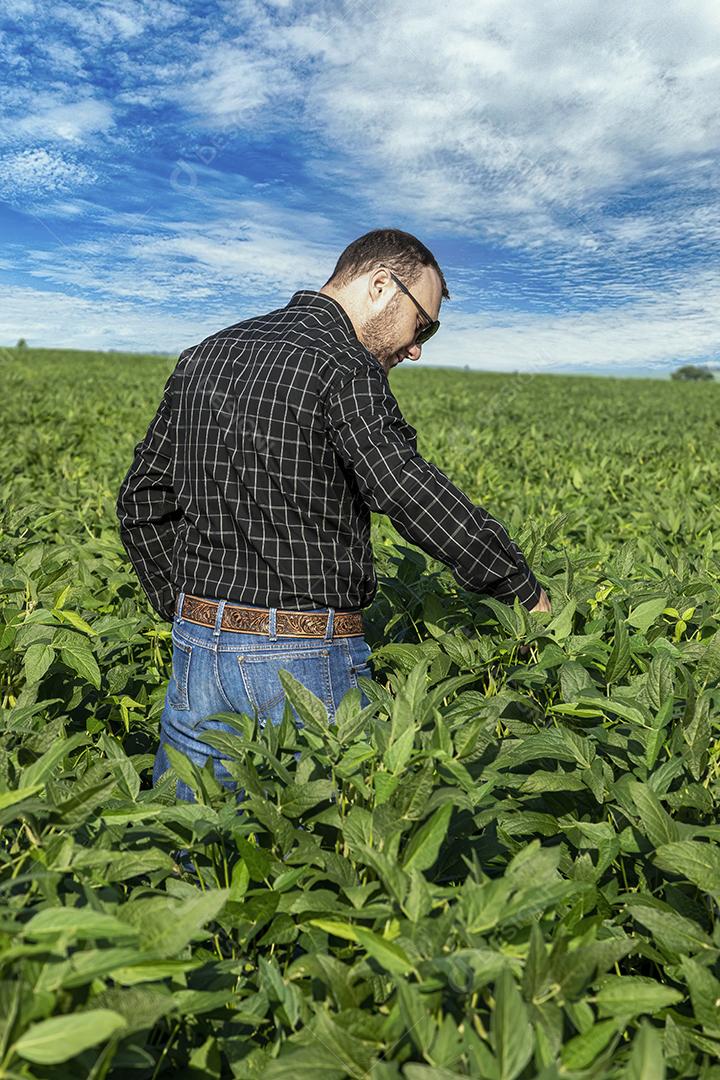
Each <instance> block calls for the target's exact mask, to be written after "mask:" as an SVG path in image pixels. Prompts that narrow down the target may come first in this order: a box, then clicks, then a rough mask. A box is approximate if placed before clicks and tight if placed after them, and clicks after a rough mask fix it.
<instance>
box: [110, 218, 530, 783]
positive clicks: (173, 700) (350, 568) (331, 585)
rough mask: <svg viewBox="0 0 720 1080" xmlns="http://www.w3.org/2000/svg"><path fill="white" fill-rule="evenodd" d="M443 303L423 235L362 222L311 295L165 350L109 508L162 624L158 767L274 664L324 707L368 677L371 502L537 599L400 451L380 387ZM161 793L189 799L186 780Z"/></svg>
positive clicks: (250, 702) (479, 585)
mask: <svg viewBox="0 0 720 1080" xmlns="http://www.w3.org/2000/svg"><path fill="white" fill-rule="evenodd" d="M443 298H447V299H449V292H448V289H447V285H446V282H445V278H444V276H443V274H442V271H441V270H440V267H439V266H438V264H437V261H436V259H435V257H434V256H433V255H432V253H431V252H430V251H429V250H428V249H427V248H426V247H425V245H424V244H422V243H421V242H420V241H419V240H417V239H416V238H415V237H414V236H411V235H410V234H409V233H406V232H401V231H400V230H397V229H378V230H375V231H373V232H370V233H367V234H365V235H364V236H361V237H360V238H359V239H357V240H355V241H354V242H353V243H352V244H350V245H349V247H348V248H346V249H345V251H344V252H343V253H342V255H341V256H340V258H339V260H338V262H337V265H336V267H335V270H334V271H333V274H332V276H331V277H330V279H329V280H328V281H327V282H326V283H325V284H324V285H323V286H322V288H321V289H320V290H319V291H314V290H301V291H299V292H296V293H295V295H294V296H293V297H292V299H291V300H290V302H289V303H288V304H287V306H285V307H282V308H278V309H276V310H274V311H271V312H269V313H268V314H266V315H262V316H259V317H256V318H251V319H246V320H244V321H243V322H239V323H236V324H235V325H233V326H230V327H227V328H226V329H224V330H220V331H218V332H217V333H215V334H212V335H210V336H209V337H207V338H205V340H204V341H201V342H200V344H198V345H196V346H194V347H192V348H190V349H187V350H186V351H185V352H183V353H182V354H181V356H180V358H179V361H178V364H177V366H176V368H175V370H174V371H173V373H172V374H171V375H170V377H169V379H168V381H167V383H166V385H165V392H164V395H163V399H162V402H161V403H160V407H159V409H158V412H157V414H156V416H155V418H154V419H153V421H152V423H151V424H150V427H149V429H148V432H147V435H146V436H145V439H144V440H143V441H142V442H141V443H139V444H138V446H137V447H136V450H135V459H134V461H133V464H132V466H131V468H130V470H129V472H128V474H127V476H126V478H125V480H124V482H123V485H122V488H121V490H120V494H119V497H118V504H117V509H118V515H119V519H120V534H121V537H122V540H123V543H124V545H125V548H126V550H127V553H128V555H129V557H130V560H131V561H132V563H133V566H134V567H135V570H136V572H137V574H138V577H139V579H140V582H141V584H142V586H143V588H144V590H145V592H146V594H147V596H148V599H149V600H150V603H151V604H152V605H153V607H154V608H155V610H156V611H157V612H158V614H159V615H160V616H161V617H162V618H164V619H167V620H172V621H173V671H172V677H171V679H170V683H169V686H168V692H167V698H166V702H165V709H164V712H163V716H162V720H161V745H160V749H159V751H158V756H157V760H156V764H155V774H154V779H155V781H157V779H158V777H159V776H160V775H161V774H162V773H163V772H164V771H165V769H166V768H167V767H168V764H169V759H168V755H167V752H166V747H167V746H173V747H175V748H176V749H180V750H182V751H183V752H184V753H185V754H186V755H187V756H188V757H190V758H191V760H193V761H196V762H198V763H202V762H204V761H205V760H206V758H207V757H208V755H209V753H211V751H210V749H209V747H208V746H207V744H205V743H203V742H202V741H201V740H200V736H201V735H202V733H203V731H205V730H207V728H208V727H209V726H212V727H213V728H214V729H218V728H220V729H221V730H222V729H223V725H222V724H221V723H219V722H212V723H207V722H206V718H207V717H208V716H210V715H212V714H214V713H218V712H222V711H225V712H227V711H234V712H244V713H247V714H250V715H252V714H253V712H256V713H257V716H258V718H259V721H260V723H261V724H265V723H267V722H268V720H269V721H271V722H272V723H278V722H279V721H280V720H281V718H282V715H283V708H284V695H283V689H282V685H281V683H280V681H279V676H278V673H279V671H280V670H282V669H285V670H287V671H290V672H291V673H292V674H293V675H295V677H296V678H298V679H299V681H300V682H301V683H303V685H305V686H306V687H308V688H309V689H310V690H312V691H313V693H315V694H316V695H317V696H318V697H320V698H321V699H322V700H323V701H324V703H325V705H326V707H327V709H328V713H329V715H330V717H331V719H332V718H333V717H334V712H335V709H336V707H337V704H338V702H339V701H340V699H341V698H342V696H343V695H344V694H345V692H346V691H347V690H349V689H350V688H351V687H354V686H356V685H357V677H358V675H369V674H370V669H369V667H368V664H367V661H368V656H369V654H370V649H369V647H368V645H367V644H366V642H365V639H364V636H363V626H362V614H361V612H362V609H363V608H364V607H366V606H367V605H368V604H369V603H370V602H371V601H372V599H373V597H374V595H375V591H376V588H377V580H376V577H375V571H374V568H373V559H372V550H371V546H370V513H371V511H375V512H377V513H384V514H387V515H388V517H389V518H390V520H391V521H392V522H393V524H394V525H395V527H396V528H397V530H398V532H399V533H400V534H401V535H402V536H403V537H404V538H405V539H407V540H408V541H410V542H411V543H413V544H417V545H418V546H419V547H421V548H422V549H423V550H424V551H426V552H427V553H428V554H430V555H431V556H433V557H435V558H437V559H440V560H441V561H443V562H445V563H446V564H448V565H449V566H450V567H451V568H452V570H453V572H454V574H455V577H456V578H457V580H458V581H459V582H460V584H462V585H463V586H465V587H466V588H468V589H470V590H473V591H476V592H480V593H487V594H490V595H492V596H494V597H496V598H499V599H500V600H503V601H505V602H507V603H512V602H513V600H514V598H515V597H516V596H517V597H519V599H520V601H521V603H522V604H524V605H525V606H526V607H527V608H529V609H530V610H533V611H537V610H541V611H549V610H550V603H549V600H548V597H547V595H546V594H545V592H544V590H543V589H542V588H541V587H540V585H539V584H538V582H537V580H536V579H535V577H534V575H533V573H532V571H531V570H530V568H529V567H528V565H527V563H526V561H525V559H524V558H523V555H522V553H521V552H520V550H519V549H518V547H517V546H516V545H515V544H514V543H513V542H512V541H511V540H510V538H509V536H508V535H507V533H506V532H505V530H504V529H503V528H502V526H501V525H500V524H499V522H497V521H496V520H495V519H494V518H492V517H491V516H490V515H489V514H488V513H487V512H486V511H485V510H484V509H482V508H481V507H478V506H474V505H473V504H472V503H471V502H470V500H469V499H468V498H467V497H466V496H465V495H464V494H463V493H462V492H461V491H459V490H458V489H457V488H456V487H455V486H454V485H453V484H451V483H450V481H449V480H448V478H447V477H446V476H445V474H444V473H442V472H441V471H440V470H439V469H438V468H436V467H435V466H434V465H432V464H430V463H429V462H427V461H425V460H424V459H423V458H422V457H420V455H419V454H418V453H417V448H416V432H415V430H414V429H413V428H412V427H411V426H410V425H409V424H408V423H407V422H406V421H405V419H404V418H403V416H402V414H401V412H400V409H399V407H398V404H397V402H396V400H395V397H394V395H393V393H392V391H391V389H390V385H389V382H388V375H389V373H390V371H391V369H392V368H393V367H395V365H396V364H400V363H402V362H403V361H405V360H407V359H409V360H413V361H416V360H419V359H420V356H421V353H422V346H423V344H424V342H425V341H427V340H428V338H430V337H431V336H432V335H433V334H434V333H435V332H436V331H437V329H438V327H439V322H438V315H439V312H440V305H441V302H442V299H443ZM226 730H228V731H232V730H233V729H231V728H226ZM214 767H215V768H216V771H217V773H218V776H219V777H220V778H221V779H222V780H223V781H225V782H228V777H227V774H226V773H225V772H224V769H223V767H222V765H221V763H220V762H219V760H217V759H216V760H215V763H214ZM178 796H179V797H181V798H191V797H192V796H191V793H190V791H189V789H187V788H186V787H185V785H184V784H179V785H178Z"/></svg>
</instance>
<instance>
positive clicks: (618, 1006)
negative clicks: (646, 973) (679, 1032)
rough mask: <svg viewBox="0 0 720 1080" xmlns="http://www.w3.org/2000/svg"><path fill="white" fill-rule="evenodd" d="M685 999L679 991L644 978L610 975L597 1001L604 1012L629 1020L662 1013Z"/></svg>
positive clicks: (639, 976) (599, 992) (601, 988)
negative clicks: (642, 1015)
mask: <svg viewBox="0 0 720 1080" xmlns="http://www.w3.org/2000/svg"><path fill="white" fill-rule="evenodd" d="M682 999H683V995H682V994H681V993H680V991H679V990H675V989H674V988H673V987H672V986H665V985H664V984H663V983H659V982H656V981H655V979H646V978H644V977H643V976H641V975H610V976H609V977H608V978H607V979H605V980H604V982H603V984H602V986H601V987H600V989H599V990H598V993H597V996H596V998H595V1000H596V1002H597V1004H598V1006H599V1007H600V1009H601V1011H602V1012H604V1013H606V1014H607V1013H610V1015H611V1016H627V1017H630V1016H638V1015H640V1013H655V1012H659V1011H660V1010H661V1009H666V1008H668V1006H669V1005H677V1003H678V1002H679V1001H682Z"/></svg>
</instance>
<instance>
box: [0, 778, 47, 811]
mask: <svg viewBox="0 0 720 1080" xmlns="http://www.w3.org/2000/svg"><path fill="white" fill-rule="evenodd" d="M43 786H44V785H43V784H33V785H32V786H31V787H21V788H15V790H14V791H3V792H0V810H4V809H5V808H6V807H8V806H14V805H15V804H16V803H19V802H22V801H23V799H30V798H31V797H32V796H33V795H37V793H38V791H42V789H43Z"/></svg>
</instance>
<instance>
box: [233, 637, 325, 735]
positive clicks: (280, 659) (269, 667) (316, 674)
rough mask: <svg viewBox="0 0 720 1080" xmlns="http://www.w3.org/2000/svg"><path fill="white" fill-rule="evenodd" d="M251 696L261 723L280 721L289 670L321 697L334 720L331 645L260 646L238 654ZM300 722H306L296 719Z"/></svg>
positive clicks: (239, 664)
mask: <svg viewBox="0 0 720 1080" xmlns="http://www.w3.org/2000/svg"><path fill="white" fill-rule="evenodd" d="M237 662H238V666H239V668H240V674H241V676H242V681H243V686H244V689H245V693H246V694H247V697H248V700H249V702H250V704H251V706H252V707H253V708H255V709H256V710H257V714H258V720H259V722H260V726H261V727H264V726H265V724H266V723H267V722H268V720H269V721H270V722H271V723H272V724H279V723H280V722H281V720H282V717H283V712H284V709H285V691H284V690H283V686H282V683H281V682H280V672H281V671H289V672H290V674H291V675H292V676H293V677H294V678H295V679H297V681H298V682H299V683H301V684H302V685H303V686H304V687H305V688H306V689H307V690H310V691H311V692H312V693H313V694H315V696H316V697H318V698H320V700H321V701H322V703H323V705H324V706H325V708H326V709H327V711H328V716H329V718H330V719H331V720H332V719H333V718H334V716H335V702H334V700H333V694H332V683H331V679H330V649H329V647H327V646H313V647H309V648H306V647H300V648H290V649H287V648H279V649H278V648H272V649H260V650H254V651H253V652H247V653H242V654H241V655H240V656H238V657H237ZM296 722H297V723H298V726H302V724H301V722H300V721H299V720H296Z"/></svg>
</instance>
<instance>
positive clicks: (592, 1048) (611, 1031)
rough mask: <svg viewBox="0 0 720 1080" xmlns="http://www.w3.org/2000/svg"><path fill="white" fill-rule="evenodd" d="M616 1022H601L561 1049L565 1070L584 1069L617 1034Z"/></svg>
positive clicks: (576, 1036)
mask: <svg viewBox="0 0 720 1080" xmlns="http://www.w3.org/2000/svg"><path fill="white" fill-rule="evenodd" d="M617 1030H618V1022H617V1020H601V1021H600V1022H599V1023H597V1024H593V1026H592V1027H591V1028H590V1029H589V1030H588V1031H584V1032H582V1034H581V1035H575V1037H574V1038H572V1039H570V1040H569V1041H568V1042H567V1043H565V1045H564V1046H563V1049H562V1063H563V1065H564V1066H565V1068H567V1069H586V1068H587V1067H588V1066H589V1065H592V1063H593V1061H594V1060H595V1058H596V1057H597V1056H598V1054H600V1053H601V1052H602V1051H603V1050H604V1049H605V1047H606V1046H607V1045H608V1043H609V1042H610V1040H611V1039H612V1038H613V1036H614V1035H616V1034H617Z"/></svg>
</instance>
